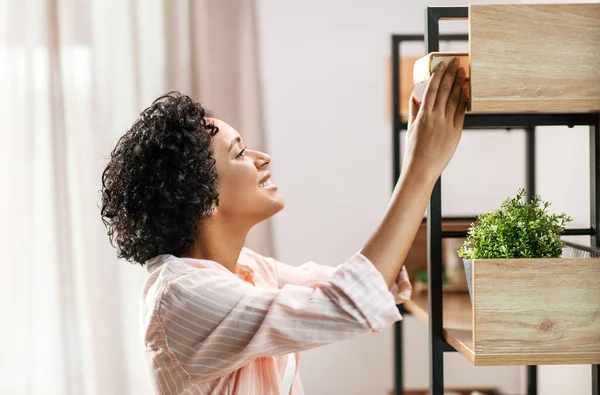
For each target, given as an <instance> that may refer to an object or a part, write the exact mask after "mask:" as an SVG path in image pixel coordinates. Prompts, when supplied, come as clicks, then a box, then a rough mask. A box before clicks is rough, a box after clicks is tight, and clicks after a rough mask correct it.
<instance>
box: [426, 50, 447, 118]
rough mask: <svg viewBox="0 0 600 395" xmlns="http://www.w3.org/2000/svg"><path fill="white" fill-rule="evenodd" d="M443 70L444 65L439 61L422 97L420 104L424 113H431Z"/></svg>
mask: <svg viewBox="0 0 600 395" xmlns="http://www.w3.org/2000/svg"><path fill="white" fill-rule="evenodd" d="M445 69H446V63H445V62H444V61H441V62H440V63H438V65H437V66H436V67H435V69H434V70H433V74H432V75H431V78H430V79H429V82H428V83H427V88H426V89H425V94H424V95H423V103H422V104H421V108H423V109H424V111H427V112H431V111H432V110H433V105H434V104H435V98H436V96H437V92H438V89H439V87H440V81H441V80H442V77H443V76H444V70H445Z"/></svg>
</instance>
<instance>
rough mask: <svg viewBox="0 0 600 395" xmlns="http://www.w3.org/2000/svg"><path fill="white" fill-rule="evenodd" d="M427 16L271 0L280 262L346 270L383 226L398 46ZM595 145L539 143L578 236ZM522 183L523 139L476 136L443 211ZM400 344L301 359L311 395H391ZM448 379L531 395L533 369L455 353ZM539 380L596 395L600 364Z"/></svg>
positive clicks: (454, 171)
mask: <svg viewBox="0 0 600 395" xmlns="http://www.w3.org/2000/svg"><path fill="white" fill-rule="evenodd" d="M499 2H502V1H494V3H499ZM546 2H547V1H546ZM467 3H468V2H467V1H462V0H454V1H439V0H438V1H429V2H428V4H438V5H443V4H446V5H456V4H467ZM424 6H425V2H424V1H422V0H418V1H410V2H409V1H401V0H393V1H392V0H390V1H384V0H377V1H373V0H371V1H367V0H353V1H351V2H350V1H342V0H304V1H292V0H285V1H282V0H261V1H259V15H258V16H259V30H260V31H259V34H260V40H261V52H262V53H261V56H262V59H261V61H262V78H263V86H264V99H265V116H266V127H267V133H268V148H269V152H270V154H271V155H272V156H273V165H272V169H273V180H274V182H275V183H277V184H278V185H279V187H280V191H281V193H282V195H283V196H284V198H285V199H286V204H287V207H286V209H285V210H284V211H283V212H281V213H280V214H278V215H277V216H276V217H275V218H274V219H273V222H274V232H275V249H276V254H277V257H278V258H279V259H281V260H283V261H285V262H288V263H290V264H295V265H296V264H300V263H302V262H304V261H308V260H315V261H317V262H319V263H322V264H330V265H334V264H337V263H340V262H342V261H343V260H344V259H346V258H347V257H349V256H350V255H351V254H352V253H353V252H355V251H357V250H358V249H359V248H360V247H362V245H363V243H364V242H365V241H366V239H367V237H368V236H369V235H370V234H371V233H372V231H373V230H374V228H375V227H376V225H377V223H378V221H379V219H380V218H381V216H382V214H383V212H384V210H385V208H386V207H387V204H388V197H389V195H390V193H391V181H390V180H391V146H390V142H391V135H390V134H391V132H390V124H389V122H388V120H387V112H386V107H385V106H386V105H387V99H388V98H387V97H386V92H387V87H386V86H385V81H386V78H385V66H386V65H385V60H386V57H388V56H389V55H390V40H389V36H390V34H391V33H420V32H422V31H423V8H424ZM465 26H466V25H465V24H464V23H463V24H461V23H456V22H454V23H453V22H444V23H443V24H442V32H451V31H463V32H464V31H465ZM449 49H450V47H445V48H442V50H449ZM409 50H412V54H420V52H419V51H422V50H423V49H422V48H419V47H418V46H417V47H411V48H409ZM240 132H241V133H242V134H243V131H240ZM587 138H588V135H587V129H586V128H575V129H566V128H541V129H540V132H539V139H538V150H539V154H538V170H539V172H538V180H539V183H538V192H539V193H541V194H542V196H543V197H544V198H545V199H547V200H550V201H552V202H553V206H552V207H553V208H554V209H555V210H561V211H562V210H564V211H567V212H568V213H569V214H570V215H571V216H573V217H574V218H575V222H576V223H575V224H574V226H587V224H588V215H589V210H588V196H589V187H588V177H589V169H588V145H587V143H588V140H587ZM473 164H477V165H476V166H473ZM521 186H524V135H523V133H522V132H519V131H517V132H511V133H508V132H505V131H495V132H475V131H469V132H467V133H465V135H464V137H463V140H462V142H461V146H460V147H459V149H458V152H457V155H456V157H455V159H454V160H453V162H452V163H451V164H450V166H449V167H448V169H447V171H446V172H445V173H444V182H443V213H444V215H460V214H473V213H479V212H482V211H485V210H489V209H492V208H494V207H496V206H497V205H498V204H499V203H500V202H501V200H502V199H504V198H505V197H507V196H510V195H513V194H514V193H515V192H516V190H517V188H518V187H521ZM405 322H406V331H405V344H404V347H405V356H406V358H405V361H406V369H405V372H406V384H407V386H408V387H426V386H427V383H428V363H427V360H428V356H427V331H426V329H425V327H424V326H423V325H422V324H421V323H419V322H417V321H416V320H415V319H414V318H413V317H407V319H406V321H405ZM392 335H393V331H392V330H388V331H386V332H384V333H381V334H377V335H367V336H363V337H360V338H357V339H354V340H350V341H346V342H343V343H339V344H334V345H331V346H327V347H323V348H320V349H316V350H312V351H309V352H305V353H303V354H302V362H301V365H300V371H301V374H302V376H303V382H304V385H305V389H306V392H307V394H311V395H320V394H342V393H343V394H348V395H365V394H368V395H371V394H373V395H375V394H384V393H385V392H386V390H388V389H390V388H391V387H392V382H393V376H392V370H393V362H392V357H393V342H392ZM445 373H446V374H445V378H446V384H447V385H448V386H461V385H465V384H473V385H492V386H496V387H498V388H499V389H501V390H502V391H504V392H505V393H509V394H515V393H519V392H520V393H523V392H524V386H525V374H524V368H521V367H491V368H481V367H479V368H475V367H472V366H470V365H469V363H467V362H466V360H464V359H463V358H462V357H461V356H459V355H447V356H446V357H445ZM540 377H541V379H540V395H564V394H566V393H572V394H586V393H589V392H590V388H591V381H590V380H591V379H590V368H589V366H573V367H568V368H567V369H563V368H562V367H558V368H557V367H542V368H541V371H540Z"/></svg>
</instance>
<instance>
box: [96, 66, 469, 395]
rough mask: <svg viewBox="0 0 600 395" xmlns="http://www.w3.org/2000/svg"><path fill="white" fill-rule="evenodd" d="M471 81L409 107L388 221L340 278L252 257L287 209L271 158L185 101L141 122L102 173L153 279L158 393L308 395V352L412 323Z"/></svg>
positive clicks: (166, 101) (123, 236) (127, 239)
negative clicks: (421, 259) (416, 275)
mask: <svg viewBox="0 0 600 395" xmlns="http://www.w3.org/2000/svg"><path fill="white" fill-rule="evenodd" d="M464 74H465V73H464V70H462V69H458V70H457V65H456V63H455V62H451V63H450V64H449V65H448V67H445V65H443V64H442V66H441V67H440V68H438V69H437V70H435V72H434V74H433V76H432V79H431V81H430V83H429V86H428V89H427V92H426V94H425V98H424V101H423V103H422V104H421V105H420V106H419V105H418V104H417V103H416V102H414V100H413V102H412V103H411V120H410V124H411V125H410V127H409V130H408V135H407V148H406V155H405V160H404V167H403V168H404V171H403V173H402V176H401V177H400V179H399V181H398V183H397V185H396V187H395V190H394V193H393V196H392V199H391V202H390V205H389V207H388V210H387V212H386V214H385V217H384V219H383V221H382V222H381V224H380V226H379V227H378V229H377V230H376V232H375V233H374V234H373V235H372V237H371V238H370V239H369V240H368V241H367V242H366V243H365V245H364V246H363V247H362V249H361V250H360V251H359V252H357V253H356V254H354V255H353V256H352V257H350V258H349V259H348V260H347V261H345V262H344V263H342V264H340V265H338V266H337V267H335V268H334V267H330V266H320V265H317V264H314V263H307V264H305V265H302V266H300V267H292V266H288V265H285V264H283V263H280V262H277V261H276V260H274V259H272V258H267V257H263V256H261V255H259V254H257V253H255V252H253V251H251V250H249V249H247V248H245V247H244V242H245V238H246V235H247V233H248V231H249V230H250V229H251V228H252V227H253V226H254V225H256V224H257V223H259V222H261V221H263V220H265V219H267V218H269V217H271V216H272V215H274V214H275V213H277V212H278V211H280V210H282V209H283V207H284V203H283V200H282V198H281V197H280V195H279V193H278V190H277V186H276V185H275V184H273V183H272V182H271V173H270V172H269V171H268V170H267V169H268V165H269V164H270V162H271V158H270V157H269V156H268V155H267V154H264V153H262V152H258V151H253V150H251V149H249V148H246V147H245V146H244V143H243V140H242V138H241V136H240V135H239V134H238V132H237V131H236V130H234V129H233V128H232V127H231V126H229V125H228V124H226V123H225V122H223V121H221V120H218V119H214V118H211V117H209V115H208V114H207V112H206V111H205V109H204V108H202V107H201V106H200V104H198V103H195V102H193V101H192V100H191V99H190V98H189V97H187V96H184V95H180V94H177V93H171V94H168V95H165V96H163V97H161V98H159V99H157V100H156V101H155V102H154V103H153V105H152V106H151V107H149V108H148V109H146V110H145V111H144V112H143V113H142V114H141V117H140V118H139V119H138V120H137V121H136V122H135V124H134V125H133V126H132V128H131V129H130V130H129V131H128V132H127V133H126V134H125V135H124V136H123V137H122V138H121V139H120V140H119V142H118V143H117V145H116V147H115V149H114V151H113V152H112V154H111V158H110V161H109V163H108V165H107V167H106V169H105V171H104V173H103V177H102V182H103V189H102V217H103V220H104V222H105V225H106V226H107V227H108V235H109V237H110V240H111V243H113V245H114V243H116V247H117V249H118V255H119V257H122V258H126V259H127V260H129V261H133V262H138V263H140V264H141V265H145V266H146V268H147V270H148V272H149V276H148V279H147V281H146V284H145V286H144V289H143V293H142V312H143V314H142V321H143V322H142V329H143V338H144V343H143V346H144V352H145V355H146V358H147V365H148V369H149V372H150V377H151V381H152V386H153V388H154V391H155V392H156V393H157V394H169V395H172V394H184V393H185V394H261V395H264V394H294V395H299V394H303V391H302V384H301V382H300V378H299V375H298V374H297V364H298V352H299V351H303V350H307V349H310V348H314V347H318V346H321V345H324V344H328V343H331V342H335V341H340V340H345V339H348V338H350V337H352V336H356V335H359V334H361V333H367V332H377V331H380V330H382V329H384V328H387V327H389V326H391V325H392V324H393V323H394V322H396V321H398V320H400V319H401V316H400V314H399V313H398V309H397V307H396V304H397V303H402V302H403V301H406V300H407V298H408V297H409V296H410V292H411V287H410V283H409V282H408V278H407V275H406V270H405V269H404V268H403V267H402V265H403V261H404V258H405V257H406V254H407V252H408V250H409V247H410V245H411V244H412V241H413V238H414V236H415V233H416V231H417V228H418V226H419V224H420V222H421V220H422V218H423V214H424V212H425V208H426V206H427V202H428V199H429V196H430V194H431V191H432V188H433V185H434V183H435V181H436V180H437V178H438V177H439V176H440V174H441V172H442V170H443V169H444V168H445V167H446V165H447V164H448V162H449V161H450V158H451V157H452V155H453V153H454V151H455V149H456V147H457V145H458V142H459V140H460V136H461V133H462V125H463V121H464V115H465V105H466V97H465V95H464V94H463V92H462V86H463V84H464V79H465V76H464ZM419 107H420V108H419ZM412 120H415V122H412Z"/></svg>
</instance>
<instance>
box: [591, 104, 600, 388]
mask: <svg viewBox="0 0 600 395" xmlns="http://www.w3.org/2000/svg"><path fill="white" fill-rule="evenodd" d="M598 188H600V113H598V114H595V119H594V123H593V125H590V225H591V226H592V229H593V234H592V236H591V240H590V242H591V245H592V247H599V246H600V240H599V239H598V231H599V230H600V193H599V191H598ZM599 375H600V372H599V369H598V365H597V364H596V365H592V395H600V378H599Z"/></svg>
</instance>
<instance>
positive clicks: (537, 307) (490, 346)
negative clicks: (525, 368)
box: [405, 258, 600, 366]
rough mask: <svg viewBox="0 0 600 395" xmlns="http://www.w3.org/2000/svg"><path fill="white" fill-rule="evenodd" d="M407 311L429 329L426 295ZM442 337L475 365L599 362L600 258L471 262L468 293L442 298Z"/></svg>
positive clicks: (407, 303)
mask: <svg viewBox="0 0 600 395" xmlns="http://www.w3.org/2000/svg"><path fill="white" fill-rule="evenodd" d="M405 308H406V309H407V310H408V311H410V312H411V313H412V314H413V315H414V316H415V317H416V318H417V319H419V320H420V321H422V322H424V323H425V324H428V323H429V311H428V303H427V294H421V295H415V296H414V297H413V298H412V299H411V300H410V301H408V302H406V303H405ZM443 309H444V321H443V336H444V339H445V340H446V341H447V342H448V343H449V344H450V345H451V346H452V347H454V348H455V349H456V350H457V351H458V352H459V353H460V354H461V355H463V356H464V357H465V358H467V359H468V360H469V361H470V362H471V363H472V364H473V365H475V366H496V365H553V364H565V365H566V364H600V258H585V259H515V260H513V259H506V260H505V259H497V260H496V259H494V260H491V259H490V260H486V259H483V260H475V261H474V262H473V303H471V300H470V299H469V294H468V293H463V294H457V293H444V295H443Z"/></svg>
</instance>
